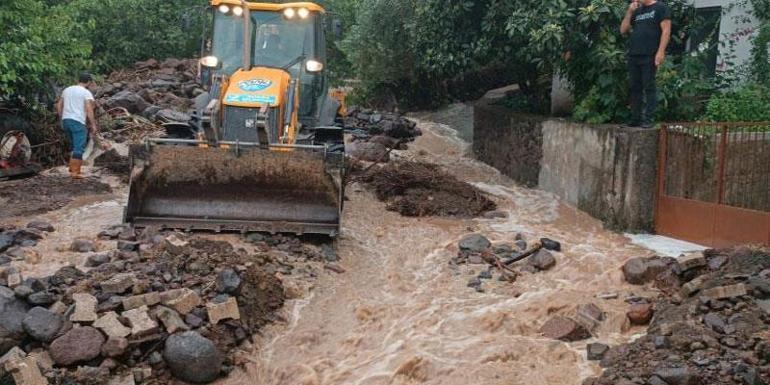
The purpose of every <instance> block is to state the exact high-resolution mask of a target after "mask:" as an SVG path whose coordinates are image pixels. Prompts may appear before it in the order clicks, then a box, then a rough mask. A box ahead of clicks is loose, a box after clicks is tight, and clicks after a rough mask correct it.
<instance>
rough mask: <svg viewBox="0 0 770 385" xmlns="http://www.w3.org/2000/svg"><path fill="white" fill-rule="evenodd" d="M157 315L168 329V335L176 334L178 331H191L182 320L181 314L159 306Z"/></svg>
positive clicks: (156, 311) (156, 310)
mask: <svg viewBox="0 0 770 385" xmlns="http://www.w3.org/2000/svg"><path fill="white" fill-rule="evenodd" d="M155 315H156V316H157V318H158V319H159V320H160V322H161V323H163V326H165V327H166V331H167V332H168V334H174V332H176V331H177V330H190V327H188V326H187V324H186V323H185V322H184V321H183V320H182V317H180V316H179V313H177V312H175V311H173V310H171V309H169V308H167V307H165V306H158V308H157V309H155Z"/></svg>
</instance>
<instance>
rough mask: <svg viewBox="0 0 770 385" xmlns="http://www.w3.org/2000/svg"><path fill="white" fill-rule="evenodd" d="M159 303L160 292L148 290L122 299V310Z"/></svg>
mask: <svg viewBox="0 0 770 385" xmlns="http://www.w3.org/2000/svg"><path fill="white" fill-rule="evenodd" d="M159 303H160V293H158V292H155V291H154V292H150V293H147V294H141V295H135V296H133V297H128V298H126V299H124V300H123V310H131V309H136V308H138V307H142V306H152V305H156V304H159Z"/></svg>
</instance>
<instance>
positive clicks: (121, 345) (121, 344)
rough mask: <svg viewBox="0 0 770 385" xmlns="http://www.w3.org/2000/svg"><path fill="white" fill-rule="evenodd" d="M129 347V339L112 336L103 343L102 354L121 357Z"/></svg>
mask: <svg viewBox="0 0 770 385" xmlns="http://www.w3.org/2000/svg"><path fill="white" fill-rule="evenodd" d="M126 349H128V340H127V339H125V338H122V337H110V338H109V339H108V340H107V342H105V343H104V345H102V355H103V356H106V357H119V356H122V355H123V353H125V352H126Z"/></svg>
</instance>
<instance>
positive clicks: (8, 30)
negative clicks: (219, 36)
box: [0, 0, 207, 106]
mask: <svg viewBox="0 0 770 385" xmlns="http://www.w3.org/2000/svg"><path fill="white" fill-rule="evenodd" d="M201 5H203V6H201ZM205 5H206V2H202V1H199V0H165V1H156V0H45V1H44V0H4V1H2V2H0V25H2V26H3V28H2V30H0V101H3V100H5V101H6V102H7V101H9V100H11V99H13V101H16V102H22V103H24V104H28V105H30V106H34V105H36V104H38V103H35V102H45V101H49V99H50V96H51V94H53V93H54V89H53V88H54V85H56V84H59V85H61V84H63V83H67V82H70V81H72V80H73V79H75V78H76V76H77V74H78V73H79V72H82V71H85V70H88V71H93V72H98V73H105V72H107V71H109V70H111V69H114V68H117V67H120V66H125V65H128V64H131V63H133V62H135V61H137V60H140V59H146V58H149V57H156V58H159V59H163V58H166V57H171V56H179V57H187V56H191V55H193V54H195V53H196V52H197V51H198V49H199V44H200V41H201V38H200V36H201V28H202V20H203V15H204V13H203V12H204V10H205V9H206V8H207V7H206V6H205Z"/></svg>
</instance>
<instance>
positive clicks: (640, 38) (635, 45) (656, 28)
mask: <svg viewBox="0 0 770 385" xmlns="http://www.w3.org/2000/svg"><path fill="white" fill-rule="evenodd" d="M670 19H671V9H669V8H668V7H667V6H666V4H663V3H662V2H660V1H657V2H655V3H654V4H652V5H650V6H641V7H639V9H637V10H636V12H634V14H633V15H632V16H631V28H632V29H631V45H630V47H629V49H628V54H629V55H632V56H645V55H655V53H656V52H658V46H659V45H660V36H661V35H662V31H661V29H660V23H661V22H662V21H663V20H670Z"/></svg>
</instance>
